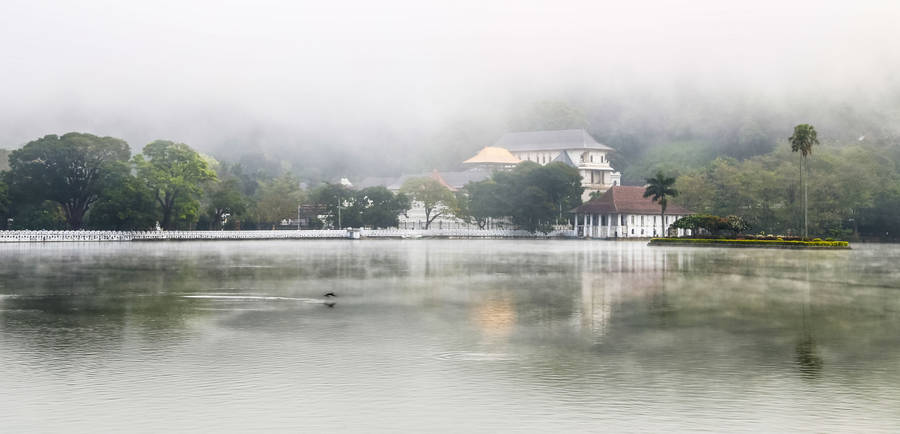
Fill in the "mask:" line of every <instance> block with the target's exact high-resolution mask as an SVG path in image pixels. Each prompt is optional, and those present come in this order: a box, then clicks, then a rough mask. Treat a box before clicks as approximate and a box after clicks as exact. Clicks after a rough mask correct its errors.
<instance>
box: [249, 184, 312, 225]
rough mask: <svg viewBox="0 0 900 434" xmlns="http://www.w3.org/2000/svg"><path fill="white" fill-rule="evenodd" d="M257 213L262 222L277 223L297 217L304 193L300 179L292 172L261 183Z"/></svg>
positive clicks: (258, 190)
mask: <svg viewBox="0 0 900 434" xmlns="http://www.w3.org/2000/svg"><path fill="white" fill-rule="evenodd" d="M257 198H258V199H257V201H256V206H255V207H256V214H257V216H258V218H259V220H260V222H261V223H267V224H275V223H276V222H279V221H281V220H282V219H289V218H295V217H296V216H297V207H298V206H300V204H301V203H302V202H303V199H304V194H303V190H301V189H300V181H299V180H298V179H297V178H295V177H294V176H292V175H290V174H284V175H281V176H279V177H277V178H275V179H272V180H271V181H267V182H262V183H260V185H259V187H258V189H257Z"/></svg>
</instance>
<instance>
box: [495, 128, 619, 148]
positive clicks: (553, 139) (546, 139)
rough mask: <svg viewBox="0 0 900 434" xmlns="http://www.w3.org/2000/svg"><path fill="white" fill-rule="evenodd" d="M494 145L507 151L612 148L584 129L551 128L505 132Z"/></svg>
mask: <svg viewBox="0 0 900 434" xmlns="http://www.w3.org/2000/svg"><path fill="white" fill-rule="evenodd" d="M494 146H498V147H501V148H506V149H507V150H509V151H513V152H516V151H519V152H521V151H555V150H562V149H599V150H604V151H612V150H613V148H610V147H609V146H606V145H604V144H601V143H598V142H597V141H596V140H594V138H593V137H591V135H590V134H588V133H587V131H585V130H580V129H579V130H552V131H527V132H519V133H506V134H504V135H503V136H502V137H500V140H497V143H495V144H494Z"/></svg>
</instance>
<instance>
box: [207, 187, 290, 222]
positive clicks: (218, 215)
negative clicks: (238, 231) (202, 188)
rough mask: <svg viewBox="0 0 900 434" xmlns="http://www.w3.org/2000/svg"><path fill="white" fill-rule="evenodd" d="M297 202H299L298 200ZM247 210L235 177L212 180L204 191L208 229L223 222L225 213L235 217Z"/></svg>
mask: <svg viewBox="0 0 900 434" xmlns="http://www.w3.org/2000/svg"><path fill="white" fill-rule="evenodd" d="M298 203H299V202H298ZM246 211H247V198H246V197H244V194H243V193H242V192H241V188H240V182H239V181H238V180H237V179H235V178H230V179H224V180H219V181H218V182H213V183H211V185H210V186H209V188H208V189H207V191H206V212H207V214H208V215H209V217H210V226H211V227H210V229H216V228H219V227H220V225H224V223H225V215H226V214H227V215H229V216H234V217H237V216H239V215H241V214H243V213H244V212H246Z"/></svg>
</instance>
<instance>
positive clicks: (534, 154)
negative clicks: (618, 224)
mask: <svg viewBox="0 0 900 434" xmlns="http://www.w3.org/2000/svg"><path fill="white" fill-rule="evenodd" d="M494 147H497V148H503V149H506V150H508V151H509V152H510V153H512V154H513V155H514V156H515V157H516V158H518V159H519V160H522V161H533V162H536V163H538V164H541V165H544V164H548V163H552V162H562V163H565V164H568V165H569V166H572V167H574V168H576V169H578V172H579V173H580V174H581V186H582V187H584V194H583V195H582V197H581V199H582V200H584V201H586V200H588V199H589V198H590V197H591V193H593V192H595V191H599V192H604V191H606V190H607V189H609V188H610V187H612V186H614V185H621V183H622V182H621V179H622V174H621V173H619V172H616V171H615V170H614V169H613V167H612V166H611V165H610V163H609V156H608V154H609V153H610V152H612V151H613V148H610V147H609V146H606V145H604V144H601V143H599V142H597V141H596V140H594V138H593V137H591V135H590V134H588V133H587V131H585V130H582V129H576V130H554V131H528V132H519V133H506V134H504V135H503V136H502V137H500V140H497V143H495V144H494Z"/></svg>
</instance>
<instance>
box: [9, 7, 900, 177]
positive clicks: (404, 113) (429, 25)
mask: <svg viewBox="0 0 900 434" xmlns="http://www.w3.org/2000/svg"><path fill="white" fill-rule="evenodd" d="M726 3H727V4H726ZM898 22H900V3H897V2H894V1H856V2H845V1H841V2H839V1H832V2H823V1H792V2H783V1H758V2H739V3H738V2H720V1H693V2H679V1H632V2H599V1H578V2H552V1H504V2H501V1H452V2H451V1H446V2H444V1H441V2H419V1H382V2H366V1H334V2H305V1H304V2H295V1H257V2H237V1H227V2H221V1H215V2H214V1H192V2H182V1H158V2H150V3H146V2H145V3H132V2H117V1H97V0H88V1H82V2H65V1H9V0H7V1H5V2H4V3H3V7H2V13H0V53H3V67H2V68H0V95H2V96H3V101H4V104H3V105H2V107H0V148H7V149H11V148H16V147H19V146H21V145H23V144H24V143H27V142H28V141H31V140H34V139H36V138H38V137H40V136H43V135H45V134H61V133H64V132H67V131H83V132H90V133H94V134H99V135H109V136H115V137H121V138H123V139H125V140H127V141H128V142H129V143H130V145H131V148H132V152H139V151H140V149H141V148H142V147H143V146H144V145H145V144H146V143H148V142H150V141H152V140H154V139H160V138H163V139H170V140H175V141H180V142H184V143H187V144H189V145H191V146H193V147H195V148H196V149H198V150H200V151H202V152H206V153H209V154H211V155H213V156H215V157H216V158H218V159H223V160H230V161H245V162H248V164H256V163H254V162H257V163H258V162H260V161H268V164H275V165H280V167H281V169H287V170H291V171H293V172H295V173H297V174H299V175H301V176H302V177H305V178H308V179H323V178H324V179H334V178H336V177H339V176H349V177H357V178H358V177H360V176H363V175H368V174H395V173H398V172H404V171H405V172H409V171H416V170H427V169H430V168H432V167H436V168H452V167H455V166H456V165H457V164H458V162H459V161H461V160H462V159H463V158H465V157H467V156H468V155H469V154H471V153H473V152H474V151H475V150H477V149H479V148H480V147H482V146H485V145H489V144H491V143H492V142H493V141H494V140H496V138H497V137H499V135H500V134H502V133H503V132H505V131H510V130H533V129H543V128H572V127H575V128H586V129H587V130H588V131H589V132H590V133H591V134H592V135H594V136H595V137H596V138H597V139H598V140H600V141H602V142H604V143H606V144H608V145H609V146H612V147H613V148H616V149H617V150H618V151H619V155H618V157H617V158H618V160H617V161H618V162H619V164H620V165H627V164H630V163H631V162H632V161H633V160H635V159H636V158H637V157H638V156H640V155H641V154H642V153H644V152H647V150H648V149H654V148H655V147H659V146H676V145H677V144H678V143H683V142H688V143H693V142H702V143H703V145H702V146H700V147H699V149H702V152H710V153H714V154H715V153H723V154H726V155H731V156H734V157H737V158H741V157H745V156H750V155H755V154H758V153H764V152H767V151H768V150H769V149H770V148H771V147H772V146H773V145H774V144H775V143H776V142H777V140H779V139H780V140H783V139H784V138H786V137H787V136H789V135H790V132H791V128H792V126H793V125H795V124H797V123H801V122H810V123H813V124H815V125H816V126H817V128H818V129H819V131H820V136H821V137H822V138H823V139H824V140H830V141H849V140H857V137H861V136H866V137H867V140H871V141H881V142H885V143H895V142H897V141H898V140H900V122H898V121H900V79H898V74H900V30H898V29H897V23H898ZM672 144H675V145H672Z"/></svg>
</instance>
